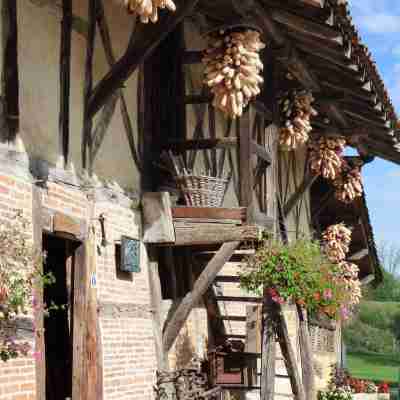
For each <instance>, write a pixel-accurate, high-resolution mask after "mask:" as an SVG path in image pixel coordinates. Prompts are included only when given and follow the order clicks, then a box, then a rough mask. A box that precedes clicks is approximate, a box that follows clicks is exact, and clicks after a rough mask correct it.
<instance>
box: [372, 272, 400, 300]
mask: <svg viewBox="0 0 400 400" xmlns="http://www.w3.org/2000/svg"><path fill="white" fill-rule="evenodd" d="M365 297H366V298H367V299H368V300H374V301H400V279H399V278H396V277H395V276H394V275H393V274H391V273H390V272H387V271H383V281H382V283H380V284H379V286H378V287H376V288H370V289H368V290H367V292H366V294H365Z"/></svg>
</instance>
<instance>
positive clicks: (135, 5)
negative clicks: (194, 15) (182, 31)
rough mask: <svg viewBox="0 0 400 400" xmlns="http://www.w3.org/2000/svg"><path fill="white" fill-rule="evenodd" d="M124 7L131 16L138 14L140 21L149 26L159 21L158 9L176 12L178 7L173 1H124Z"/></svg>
mask: <svg viewBox="0 0 400 400" xmlns="http://www.w3.org/2000/svg"><path fill="white" fill-rule="evenodd" d="M123 1H124V5H125V7H126V9H127V10H128V12H129V13H130V14H137V15H139V17H140V21H141V22H143V23H144V24H147V23H148V22H149V21H151V22H154V23H155V22H157V21H158V9H163V8H166V9H168V10H169V11H175V10H176V6H175V3H174V2H173V0H123Z"/></svg>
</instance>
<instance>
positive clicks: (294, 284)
mask: <svg viewBox="0 0 400 400" xmlns="http://www.w3.org/2000/svg"><path fill="white" fill-rule="evenodd" d="M240 281H241V287H242V288H243V289H245V290H247V291H249V292H252V293H255V294H257V295H259V296H261V295H262V294H263V292H264V290H267V292H268V293H269V294H270V295H271V297H272V300H273V301H275V302H277V303H281V304H282V303H286V302H296V303H297V304H299V305H301V306H304V307H306V308H307V310H308V311H309V312H310V313H311V314H322V313H323V314H326V315H328V316H329V317H331V318H338V317H339V313H340V311H341V308H342V307H345V306H346V305H347V303H346V302H348V301H349V299H350V296H351V294H350V293H349V290H348V286H346V284H347V282H348V281H347V280H345V279H343V277H342V270H341V267H340V266H339V265H338V264H333V263H332V262H330V261H329V260H328V258H327V257H326V256H325V254H324V253H323V251H322V250H321V245H320V243H319V242H313V241H308V240H298V241H296V242H293V243H290V244H288V245H283V244H281V243H267V242H266V243H265V244H264V246H262V247H261V248H260V249H259V250H258V251H257V252H256V254H255V256H253V257H251V258H250V259H249V261H248V265H247V268H246V269H245V270H244V271H243V273H242V274H241V275H240Z"/></svg>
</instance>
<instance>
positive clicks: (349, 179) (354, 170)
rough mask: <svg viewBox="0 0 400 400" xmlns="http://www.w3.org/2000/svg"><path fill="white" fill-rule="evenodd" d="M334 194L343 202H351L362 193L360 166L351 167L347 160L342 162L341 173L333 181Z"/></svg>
mask: <svg viewBox="0 0 400 400" xmlns="http://www.w3.org/2000/svg"><path fill="white" fill-rule="evenodd" d="M333 185H334V186H335V189H336V190H335V196H336V198H337V199H338V200H340V201H342V202H343V203H351V202H353V201H354V200H355V199H356V198H357V197H361V196H362V195H363V185H362V177H361V168H360V167H359V166H355V167H351V166H350V165H349V164H348V163H347V162H345V163H344V164H343V171H342V173H341V174H340V175H339V176H338V177H337V178H336V179H335V180H334V181H333Z"/></svg>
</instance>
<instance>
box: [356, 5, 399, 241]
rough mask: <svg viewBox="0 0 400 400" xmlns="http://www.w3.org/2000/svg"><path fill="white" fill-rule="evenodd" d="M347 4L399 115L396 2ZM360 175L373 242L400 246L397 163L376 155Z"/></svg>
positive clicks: (397, 9) (397, 8)
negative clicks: (389, 242) (384, 241)
mask: <svg viewBox="0 0 400 400" xmlns="http://www.w3.org/2000/svg"><path fill="white" fill-rule="evenodd" d="M349 3H350V8H351V11H352V16H353V19H354V22H355V25H356V26H357V28H358V30H359V33H360V35H361V38H362V42H363V43H364V44H365V45H367V46H368V47H369V49H370V51H371V52H372V54H373V58H374V59H375V61H376V63H377V65H378V67H379V70H380V72H381V75H382V77H383V80H384V81H385V83H386V87H387V88H388V90H389V93H390V96H391V98H392V100H393V103H394V105H395V107H396V111H397V113H398V114H399V115H400V1H399V0H349ZM363 175H364V184H365V190H366V194H367V202H368V207H369V210H370V216H371V220H372V225H373V227H374V232H375V238H376V241H377V242H379V241H380V240H386V241H391V242H395V243H397V244H398V245H399V246H400V209H399V208H400V207H399V206H400V166H397V165H395V164H393V163H389V162H386V161H383V160H381V159H378V158H377V159H375V161H374V162H373V163H371V164H369V165H368V166H366V167H365V168H364V174H363Z"/></svg>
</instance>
